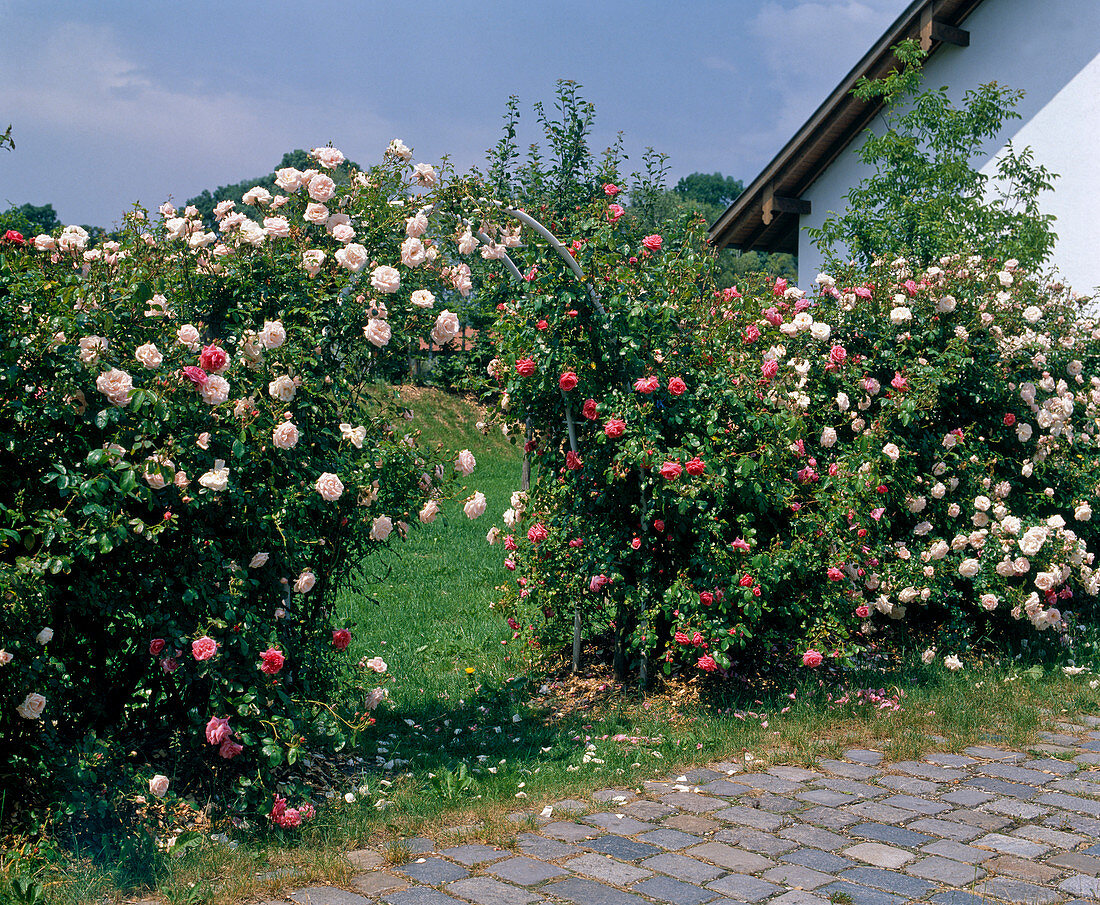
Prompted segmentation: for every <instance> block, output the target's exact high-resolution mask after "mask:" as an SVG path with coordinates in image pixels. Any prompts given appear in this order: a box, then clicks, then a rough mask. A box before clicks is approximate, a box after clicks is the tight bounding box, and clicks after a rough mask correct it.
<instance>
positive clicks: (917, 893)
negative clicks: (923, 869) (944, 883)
mask: <svg viewBox="0 0 1100 905" xmlns="http://www.w3.org/2000/svg"><path fill="white" fill-rule="evenodd" d="M840 879H842V880H848V881H849V882H851V883H860V884H862V885H864V886H873V887H875V889H884V890H886V891H887V892H892V893H897V894H898V895H900V896H908V897H909V898H911V899H922V898H924V896H926V895H927V894H928V893H930V892H931V891H932V890H933V889H935V888H936V886H937V884H935V883H929V882H928V881H927V880H922V879H920V878H919V877H910V876H909V875H907V874H901V873H898V872H897V871H894V870H883V869H882V868H879V867H853V868H852V869H851V870H846V871H844V873H842V874H840Z"/></svg>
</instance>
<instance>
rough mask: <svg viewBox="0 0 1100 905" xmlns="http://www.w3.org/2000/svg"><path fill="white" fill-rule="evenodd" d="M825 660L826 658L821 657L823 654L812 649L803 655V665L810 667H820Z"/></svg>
mask: <svg viewBox="0 0 1100 905" xmlns="http://www.w3.org/2000/svg"><path fill="white" fill-rule="evenodd" d="M823 659H824V658H823V657H822V656H821V652H820V651H816V650H814V649H813V648H812V647H811V648H810V649H809V650H808V651H806V653H804V654H803V655H802V665H803V666H810V667H814V666H820V665H821V661H822V660H823Z"/></svg>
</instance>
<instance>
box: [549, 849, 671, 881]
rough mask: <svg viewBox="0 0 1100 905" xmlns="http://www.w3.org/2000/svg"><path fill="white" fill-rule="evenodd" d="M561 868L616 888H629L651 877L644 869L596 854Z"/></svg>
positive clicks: (580, 858)
mask: <svg viewBox="0 0 1100 905" xmlns="http://www.w3.org/2000/svg"><path fill="white" fill-rule="evenodd" d="M562 866H563V867H564V868H566V869H567V870H571V871H573V873H575V874H583V875H584V876H586V877H591V878H592V879H593V880H603V881H604V882H606V883H614V884H615V885H616V886H629V885H630V884H631V883H636V882H637V881H638V880H644V879H645V878H646V877H652V876H653V872H652V871H648V870H646V869H645V868H642V867H635V866H634V865H633V864H625V863H623V862H622V861H616V860H615V859H614V858H609V857H607V856H606V855H597V854H590V855H581V856H580V857H579V858H574V859H573V860H571V861H566V862H565V864H563V865H562Z"/></svg>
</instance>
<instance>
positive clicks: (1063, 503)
mask: <svg viewBox="0 0 1100 905" xmlns="http://www.w3.org/2000/svg"><path fill="white" fill-rule="evenodd" d="M608 193H609V194H613V193H614V189H613V187H612V188H609V189H608ZM618 219H619V211H618V210H617V208H616V207H615V206H614V202H613V201H612V199H611V198H603V199H597V200H596V201H595V202H593V204H592V205H591V206H589V207H588V208H587V209H586V210H585V211H584V212H583V214H582V215H580V216H579V217H578V218H577V219H576V221H574V226H575V229H574V231H573V232H572V233H571V234H570V235H568V236H566V237H564V238H565V241H566V244H567V245H568V247H569V248H570V249H571V250H572V252H573V253H574V254H575V255H576V257H577V259H578V262H579V264H580V267H581V268H582V270H583V273H584V274H585V277H586V281H588V283H589V287H585V286H584V285H583V284H578V281H577V280H576V278H575V277H574V276H573V275H572V273H571V272H570V271H568V270H567V269H566V268H565V266H564V265H563V264H562V263H561V261H560V259H559V260H555V258H554V257H553V256H551V255H547V254H545V253H543V254H542V256H541V257H538V258H537V259H535V257H534V255H532V256H531V257H529V258H528V260H526V261H525V266H528V267H530V268H531V269H530V270H529V271H528V273H529V274H530V275H531V277H532V278H531V279H530V281H529V282H528V284H527V292H526V293H525V294H524V296H523V297H522V298H520V299H517V300H516V301H515V303H514V304H512V305H509V306H506V307H505V308H504V310H503V311H502V312H501V317H500V320H499V323H498V326H497V335H498V337H499V341H500V346H499V349H500V351H499V355H498V360H497V362H495V363H494V365H493V367H492V373H493V374H494V375H496V376H497V378H498V379H499V380H500V382H501V384H502V386H503V389H504V391H505V395H504V399H503V407H504V409H505V417H506V418H508V419H510V420H512V421H513V422H514V424H515V428H516V429H520V428H521V426H522V425H524V424H526V423H530V424H531V425H532V427H533V431H534V437H533V440H532V441H531V443H530V444H529V446H530V447H531V450H532V454H533V456H534V461H535V462H536V463H537V472H536V475H535V478H534V481H533V484H532V487H531V491H530V495H529V497H525V496H524V495H522V494H518V495H517V496H516V497H515V498H514V500H513V508H512V510H510V511H509V512H507V513H505V516H504V517H505V522H506V525H505V530H504V532H503V533H504V534H505V535H506V537H505V545H506V547H507V552H506V554H505V555H506V557H507V559H508V563H509V565H510V567H514V568H515V571H516V574H517V586H516V589H515V599H516V601H517V606H518V608H519V609H520V610H521V612H522V613H523V615H524V616H525V617H526V618H525V620H524V621H530V622H531V623H533V624H539V625H542V626H543V627H544V628H545V629H546V630H547V631H549V632H550V633H551V634H552V635H556V634H557V633H558V632H560V631H562V630H564V629H565V628H566V626H569V625H571V623H572V619H573V611H574V607H577V609H578V612H579V613H580V615H581V616H582V618H584V619H586V620H587V621H588V623H589V627H590V629H592V630H594V631H595V632H603V631H606V630H607V629H608V628H613V629H614V631H615V633H616V636H617V640H618V646H619V651H620V665H623V666H625V663H626V660H627V657H628V655H629V654H630V652H631V651H632V652H633V655H634V657H635V658H636V659H641V660H642V662H646V661H648V662H649V663H652V662H653V661H654V660H659V661H660V662H661V663H662V664H663V667H664V669H665V670H666V671H669V670H671V669H673V668H675V667H676V666H678V665H679V666H684V667H690V668H692V669H694V668H698V669H702V670H705V671H715V670H720V669H727V668H729V667H730V666H731V665H732V664H733V662H734V661H735V660H736V659H737V658H739V657H746V656H753V657H759V656H762V655H764V656H770V655H775V653H776V652H786V653H784V654H783V655H787V654H789V653H790V652H791V651H792V649H793V650H794V651H795V652H796V653H797V654H798V655H799V656H804V657H805V661H804V662H806V664H807V665H809V666H813V665H817V664H818V663H820V662H821V655H822V654H823V653H824V655H826V656H829V655H831V656H838V657H847V656H850V655H852V654H854V653H855V652H857V651H858V650H859V649H860V648H861V647H863V646H865V645H866V643H867V642H868V639H869V638H872V637H873V636H874V634H875V633H876V632H878V631H879V630H880V627H881V626H882V624H883V620H884V619H889V618H891V617H892V619H902V618H906V619H908V620H910V621H911V622H915V623H916V624H917V625H921V624H922V623H923V624H925V625H937V624H944V625H946V626H947V627H948V629H949V634H947V635H945V640H948V641H949V642H950V643H952V644H958V645H962V644H963V643H965V642H967V641H968V640H973V639H977V638H978V637H982V636H987V637H997V638H1002V639H1004V638H1008V637H1014V636H1019V635H1020V634H1021V631H1022V627H1028V628H1027V630H1028V631H1031V630H1032V629H1038V630H1039V631H1041V632H1043V631H1047V630H1053V631H1050V632H1049V635H1052V636H1055V637H1057V638H1058V639H1060V640H1063V641H1067V642H1068V640H1069V639H1070V638H1071V637H1072V635H1073V629H1074V626H1075V625H1076V623H1077V621H1078V620H1079V619H1080V618H1082V617H1085V618H1088V617H1090V616H1091V614H1092V612H1093V606H1094V598H1095V595H1096V592H1097V590H1098V587H1100V577H1098V575H1097V573H1096V572H1095V571H1094V570H1093V568H1092V564H1093V555H1094V551H1095V549H1096V543H1095V542H1096V537H1095V530H1094V529H1093V527H1092V525H1091V521H1090V520H1091V503H1090V501H1091V500H1092V499H1093V498H1094V496H1095V495H1096V492H1097V485H1096V480H1095V476H1094V470H1095V468H1096V467H1097V465H1098V464H1100V461H1098V460H1097V457H1096V449H1095V447H1096V441H1095V437H1096V432H1097V421H1096V415H1097V411H1098V408H1097V406H1098V404H1100V376H1094V375H1100V370H1098V368H1097V364H1098V362H1097V344H1096V338H1097V335H1098V334H1096V333H1094V332H1093V331H1094V325H1092V324H1091V323H1087V322H1084V321H1082V320H1080V319H1079V314H1080V312H1079V310H1078V306H1077V302H1076V300H1075V298H1074V297H1073V296H1072V295H1071V294H1070V293H1069V292H1068V291H1066V290H1064V289H1063V288H1061V287H1058V286H1047V285H1044V284H1043V283H1042V282H1041V281H1038V280H1036V279H1034V278H1032V277H1030V276H1029V275H1027V274H1026V273H1024V272H1023V271H1022V269H1020V268H1019V267H1018V265H1017V263H1016V262H1014V261H1007V262H998V261H995V260H990V259H987V258H982V257H963V256H958V255H954V256H949V257H945V258H943V259H942V260H941V261H939V262H938V263H937V264H936V265H935V266H931V267H927V268H921V269H919V270H916V271H911V270H910V267H909V265H908V264H907V263H906V262H905V261H904V260H900V259H899V260H896V261H894V262H892V263H891V264H888V265H880V266H878V267H877V268H875V269H874V270H873V271H872V272H870V273H865V274H860V273H858V272H855V271H852V272H848V273H844V274H838V275H837V276H836V279H835V280H834V279H832V278H830V277H826V276H822V277H821V278H820V279H819V282H818V284H817V291H816V294H814V295H812V296H808V295H806V294H805V293H803V292H802V291H801V290H799V289H797V288H795V287H791V286H788V285H787V283H786V281H785V280H782V279H780V280H778V281H776V282H775V283H774V284H773V285H755V286H751V287H750V286H747V285H746V286H744V287H743V291H741V292H738V291H737V290H726V291H724V292H721V293H719V292H716V291H715V290H714V289H713V284H712V283H710V268H711V267H712V266H713V265H712V261H711V259H710V258H709V257H708V255H707V253H706V251H705V250H704V249H703V247H702V243H701V242H700V241H699V235H698V233H697V232H695V233H694V234H693V232H692V230H691V228H690V227H689V229H688V230H687V231H686V232H683V231H675V230H674V231H671V232H669V233H667V234H666V235H664V236H660V235H651V236H649V237H647V238H646V239H644V240H643V241H642V242H641V243H636V242H632V241H630V239H629V238H628V237H626V236H621V235H620V234H619V232H618V224H617V221H618ZM587 288H590V289H591V294H590V293H589V292H588V291H587ZM570 435H572V436H573V438H575V440H574V439H570ZM1071 611H1072V612H1073V613H1074V614H1076V615H1070V612H1071ZM1043 637H1046V636H1043Z"/></svg>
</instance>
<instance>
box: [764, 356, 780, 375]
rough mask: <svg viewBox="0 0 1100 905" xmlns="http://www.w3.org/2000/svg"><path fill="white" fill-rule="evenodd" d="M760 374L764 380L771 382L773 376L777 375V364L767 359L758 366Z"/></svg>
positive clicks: (773, 360) (771, 359)
mask: <svg viewBox="0 0 1100 905" xmlns="http://www.w3.org/2000/svg"><path fill="white" fill-rule="evenodd" d="M760 373H761V375H762V376H763V377H764V379H765V380H773V379H774V378H775V375H776V374H778V373H779V362H778V361H776V360H775V359H774V358H769V359H768V360H767V361H766V362H764V364H763V365H761V366H760Z"/></svg>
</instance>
